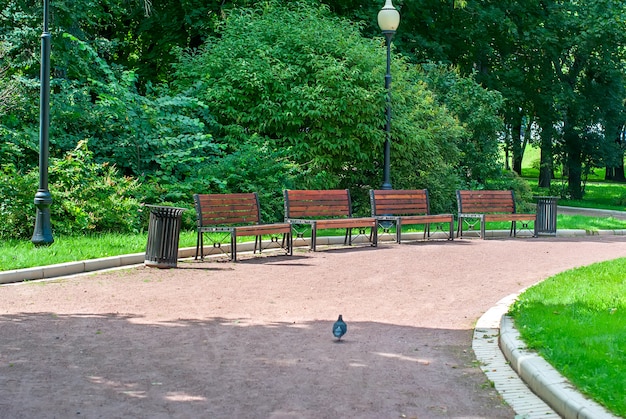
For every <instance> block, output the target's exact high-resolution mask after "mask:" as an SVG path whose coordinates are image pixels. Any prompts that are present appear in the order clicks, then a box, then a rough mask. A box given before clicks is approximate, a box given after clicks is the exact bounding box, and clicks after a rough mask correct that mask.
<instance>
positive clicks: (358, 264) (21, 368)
mask: <svg viewBox="0 0 626 419" xmlns="http://www.w3.org/2000/svg"><path fill="white" fill-rule="evenodd" d="M624 255H626V237H623V236H592V237H582V238H581V237H577V238H537V239H498V240H455V241H453V242H415V243H408V242H407V243H403V244H402V245H395V244H383V245H381V246H380V247H379V248H377V249H374V248H369V247H355V248H349V249H345V248H343V249H325V250H323V251H320V252H317V253H309V252H306V251H304V250H297V251H296V252H295V255H294V256H293V257H285V256H266V257H263V258H255V259H248V260H245V259H244V260H243V261H242V262H240V263H237V264H232V263H225V262H217V261H205V262H194V261H184V262H180V263H179V268H178V269H172V270H158V269H150V268H144V267H135V268H128V269H122V270H116V271H109V272H104V273H97V274H90V275H83V276H77V277H72V278H65V279H57V280H52V281H38V282H29V283H22V284H11V285H5V286H1V287H0V336H1V340H0V412H2V416H3V417H7V418H33V417H37V418H68V417H84V418H129V417H133V418H170V417H176V418H198V417H206V418H438V417H453V418H514V417H515V414H514V412H513V411H512V410H511V409H510V408H509V407H508V406H507V405H506V404H505V403H503V402H502V400H501V399H500V397H499V395H498V394H497V392H496V391H495V390H494V389H493V388H491V386H490V385H489V383H488V380H487V379H486V377H485V375H484V374H483V372H482V371H481V369H480V368H479V365H478V363H477V361H476V358H475V356H474V354H473V352H472V349H471V348H472V333H473V327H474V324H475V322H476V320H477V319H478V318H479V317H480V316H481V315H482V314H483V313H484V312H485V311H487V310H488V309H489V308H490V307H491V306H493V305H494V304H495V303H496V302H497V301H499V300H500V299H501V298H503V297H505V296H507V295H510V294H512V293H515V292H518V291H519V290H520V289H522V288H524V287H527V286H530V285H532V284H535V283H537V282H538V281H541V280H542V279H545V278H547V277H549V276H551V275H553V274H556V273H558V272H561V271H563V270H566V269H570V268H574V267H578V266H582V265H587V264H590V263H593V262H597V261H601V260H607V259H613V258H616V257H621V256H624ZM338 314H343V318H344V320H345V321H346V322H347V324H348V333H347V334H346V336H345V337H344V339H342V341H341V343H337V342H336V341H335V340H334V339H333V336H332V330H331V326H332V323H333V322H334V321H335V320H336V318H337V315H338Z"/></svg>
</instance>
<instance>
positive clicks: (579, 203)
mask: <svg viewBox="0 0 626 419" xmlns="http://www.w3.org/2000/svg"><path fill="white" fill-rule="evenodd" d="M539 157H540V151H539V149H538V148H536V147H531V146H529V147H527V148H526V151H525V152H524V159H523V161H522V177H524V178H525V179H526V180H527V181H528V184H529V185H530V187H531V189H532V190H533V193H534V194H535V195H547V196H560V195H561V190H562V189H563V182H562V180H561V179H560V176H561V173H560V172H558V171H557V173H555V176H556V179H553V180H552V187H551V188H550V189H551V190H546V189H545V188H539V187H538V186H537V182H538V179H539ZM604 174H605V169H604V168H601V169H595V172H594V173H593V174H592V175H590V176H589V179H588V181H587V183H586V184H585V185H584V188H585V195H584V197H583V199H582V200H571V199H560V200H559V205H565V206H571V207H583V208H598V209H610V210H617V211H626V184H625V183H615V182H606V181H604Z"/></svg>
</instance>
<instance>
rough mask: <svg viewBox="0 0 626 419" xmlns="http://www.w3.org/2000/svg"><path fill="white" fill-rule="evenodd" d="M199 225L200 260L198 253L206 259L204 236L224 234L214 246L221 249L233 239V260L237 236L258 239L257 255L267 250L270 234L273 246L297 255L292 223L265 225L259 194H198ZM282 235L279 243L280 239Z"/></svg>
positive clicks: (255, 240) (195, 200)
mask: <svg viewBox="0 0 626 419" xmlns="http://www.w3.org/2000/svg"><path fill="white" fill-rule="evenodd" d="M193 199H194V202H195V206H196V219H197V224H198V239H197V241H196V257H195V258H196V259H198V252H199V253H200V257H201V258H202V259H204V233H223V235H222V240H217V241H216V240H212V243H213V247H214V248H219V249H220V250H221V251H223V252H224V253H228V252H227V251H224V250H223V249H222V248H221V246H222V244H224V243H222V241H223V239H224V238H225V237H227V236H230V253H231V260H232V261H233V262H236V261H237V237H241V236H254V252H253V254H254V253H256V251H257V249H258V250H259V253H261V250H262V249H263V246H262V245H263V243H262V236H263V235H270V236H271V243H272V244H273V246H274V247H275V246H276V245H278V246H279V247H280V248H282V249H284V250H285V251H286V252H287V254H288V255H290V256H291V255H292V254H293V249H292V237H291V225H290V224H289V223H276V224H262V223H261V211H260V206H259V196H258V194H257V193H256V192H252V193H236V194H195V195H194V196H193ZM280 235H282V241H281V242H280V243H279V238H278V236H280Z"/></svg>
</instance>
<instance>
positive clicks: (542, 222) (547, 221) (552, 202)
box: [535, 196, 559, 236]
mask: <svg viewBox="0 0 626 419" xmlns="http://www.w3.org/2000/svg"><path fill="white" fill-rule="evenodd" d="M535 199H536V200H537V225H536V231H537V234H546V235H552V236H556V203H557V201H558V199H559V198H558V197H556V196H536V197H535Z"/></svg>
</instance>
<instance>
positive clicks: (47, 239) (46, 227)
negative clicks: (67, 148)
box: [31, 0, 54, 245]
mask: <svg viewBox="0 0 626 419" xmlns="http://www.w3.org/2000/svg"><path fill="white" fill-rule="evenodd" d="M49 9H50V2H49V0H43V33H42V34H41V75H40V78H41V94H40V104H39V111H40V113H39V189H37V193H36V194H35V206H36V207H37V218H36V220H35V231H34V232H33V238H32V239H31V241H32V242H33V243H34V244H35V245H49V244H52V243H53V242H54V238H53V237H52V227H51V225H50V205H51V204H52V195H50V191H49V190H48V128H49V127H50V38H51V36H50V32H48V16H49Z"/></svg>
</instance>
